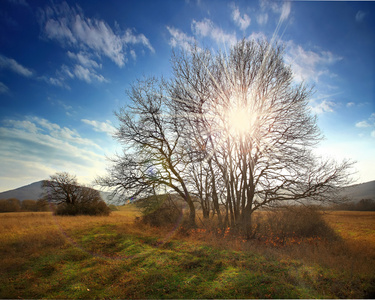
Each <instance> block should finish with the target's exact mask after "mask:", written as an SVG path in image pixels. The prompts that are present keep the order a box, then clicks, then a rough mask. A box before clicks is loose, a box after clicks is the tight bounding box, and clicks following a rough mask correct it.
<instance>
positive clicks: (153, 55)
mask: <svg viewBox="0 0 375 300" xmlns="http://www.w3.org/2000/svg"><path fill="white" fill-rule="evenodd" d="M259 37H260V38H262V37H267V38H268V39H272V38H274V41H277V42H281V43H283V44H284V45H285V56H284V59H285V62H286V63H287V64H288V65H290V66H291V67H292V70H293V71H294V74H295V79H294V80H295V82H296V83H299V82H301V81H302V80H303V81H305V82H306V83H308V84H310V85H314V86H315V93H314V95H313V96H312V98H311V99H310V106H311V109H312V111H313V113H315V114H317V116H318V124H319V126H320V128H321V130H322V132H323V134H324V135H325V140H324V141H323V142H322V143H321V146H320V147H319V148H318V149H316V151H317V153H318V154H319V155H321V156H324V157H330V158H335V159H337V160H338V161H340V160H342V159H344V158H350V159H353V160H356V161H357V162H358V163H357V165H356V170H357V174H356V176H355V177H356V179H358V181H357V182H358V183H359V182H365V181H370V180H375V158H374V150H375V55H374V53H375V2H341V1H335V2H324V1H323V2H320V1H319V2H318V1H292V2H283V1H268V0H267V1H266V0H260V1H258V0H257V1H234V2H229V1H208V0H200V1H197V0H190V1H175V0H173V1H112V0H107V1H101V0H100V1H99V0H91V1H66V2H65V1H35V0H33V1H29V0H2V1H1V3H0V105H1V106H0V166H1V167H0V191H5V190H8V189H12V188H17V187H19V186H21V185H24V184H28V183H31V182H34V181H37V180H41V179H46V178H48V176H49V175H52V174H53V173H55V172H57V171H69V172H71V173H73V174H76V175H77V177H78V179H79V181H80V182H82V183H90V182H91V181H92V180H93V179H94V178H95V177H96V176H97V175H102V174H104V172H105V168H106V166H107V161H106V156H111V155H113V154H114V153H115V151H119V150H120V149H121V147H120V145H119V144H117V142H116V141H115V140H114V139H113V138H112V133H113V131H114V130H115V127H116V126H117V125H118V124H117V120H116V119H115V117H114V114H113V112H114V111H115V110H118V109H119V108H120V107H121V106H123V105H124V104H125V103H126V101H127V97H126V93H125V90H126V89H127V88H129V86H130V84H131V83H132V82H134V81H135V80H136V79H137V78H140V77H142V76H144V75H145V76H161V75H163V76H164V77H166V78H168V77H169V76H170V74H171V68H170V63H169V60H170V55H171V51H172V49H173V48H175V47H182V48H183V47H186V45H187V44H188V43H189V42H193V41H197V42H198V43H199V45H201V46H204V47H208V48H210V49H214V50H218V49H222V50H224V51H225V50H226V49H228V48H229V47H230V46H231V45H232V44H233V43H235V42H236V41H238V40H240V39H242V38H259Z"/></svg>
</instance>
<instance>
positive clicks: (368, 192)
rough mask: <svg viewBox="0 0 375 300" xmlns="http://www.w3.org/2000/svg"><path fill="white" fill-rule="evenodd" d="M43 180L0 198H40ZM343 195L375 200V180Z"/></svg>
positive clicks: (2, 195)
mask: <svg viewBox="0 0 375 300" xmlns="http://www.w3.org/2000/svg"><path fill="white" fill-rule="evenodd" d="M42 182H43V181H37V182H34V183H31V184H29V185H25V186H22V187H19V188H17V189H14V190H10V191H6V192H2V193H0V199H9V198H17V199H19V200H21V201H23V200H26V199H30V200H38V199H39V198H40V197H41V194H42V192H43V189H42ZM99 192H100V195H101V196H102V198H103V200H104V201H105V202H107V203H114V202H113V201H110V198H109V196H110V194H111V193H109V192H102V191H99ZM341 195H342V196H343V197H344V196H346V197H348V198H349V200H350V201H355V202H357V201H359V200H361V199H373V200H375V180H374V181H369V182H365V183H361V184H355V185H350V186H348V187H346V188H344V190H343V191H342V192H341Z"/></svg>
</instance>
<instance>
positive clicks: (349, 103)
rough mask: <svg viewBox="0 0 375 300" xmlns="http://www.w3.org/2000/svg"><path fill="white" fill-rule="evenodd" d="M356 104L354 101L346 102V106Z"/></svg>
mask: <svg viewBox="0 0 375 300" xmlns="http://www.w3.org/2000/svg"><path fill="white" fill-rule="evenodd" d="M354 105H355V103H354V102H348V103H346V107H353V106H354Z"/></svg>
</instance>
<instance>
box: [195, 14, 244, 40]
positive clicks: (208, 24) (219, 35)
mask: <svg viewBox="0 0 375 300" xmlns="http://www.w3.org/2000/svg"><path fill="white" fill-rule="evenodd" d="M191 28H192V31H193V33H194V34H195V35H198V36H202V37H209V38H211V39H213V40H214V41H215V42H216V43H218V44H225V45H228V46H231V45H234V44H235V43H236V42H237V37H236V33H235V32H234V33H232V34H229V33H226V32H224V31H223V30H222V29H221V28H219V27H217V26H216V25H215V24H214V23H213V22H212V21H211V20H210V19H207V18H206V19H204V20H203V21H195V20H193V22H192V24H191Z"/></svg>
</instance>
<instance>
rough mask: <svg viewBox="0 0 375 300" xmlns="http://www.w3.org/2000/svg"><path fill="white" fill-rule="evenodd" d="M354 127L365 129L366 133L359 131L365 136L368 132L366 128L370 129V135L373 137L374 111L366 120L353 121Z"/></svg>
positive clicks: (374, 134) (374, 132)
mask: <svg viewBox="0 0 375 300" xmlns="http://www.w3.org/2000/svg"><path fill="white" fill-rule="evenodd" d="M355 127H357V128H360V129H362V130H365V131H367V133H366V135H365V134H363V133H360V134H361V135H362V136H367V135H368V133H369V131H368V130H371V132H370V136H371V137H373V138H374V137H375V130H373V128H374V127H375V113H372V114H371V115H370V117H369V118H368V119H367V120H363V121H360V122H357V123H355Z"/></svg>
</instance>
